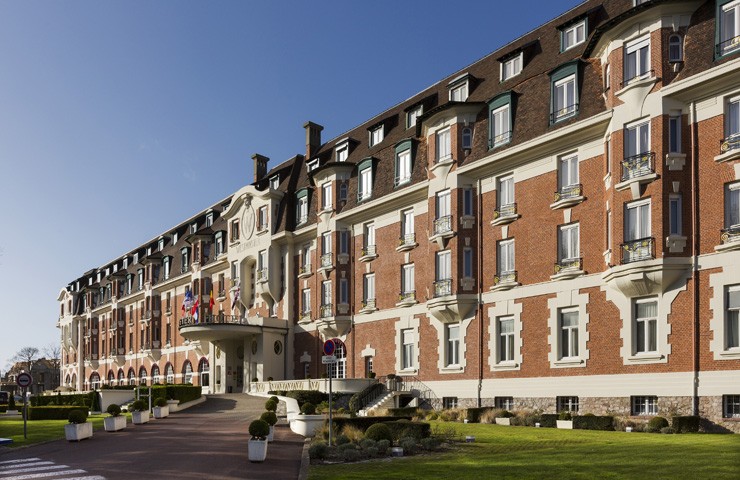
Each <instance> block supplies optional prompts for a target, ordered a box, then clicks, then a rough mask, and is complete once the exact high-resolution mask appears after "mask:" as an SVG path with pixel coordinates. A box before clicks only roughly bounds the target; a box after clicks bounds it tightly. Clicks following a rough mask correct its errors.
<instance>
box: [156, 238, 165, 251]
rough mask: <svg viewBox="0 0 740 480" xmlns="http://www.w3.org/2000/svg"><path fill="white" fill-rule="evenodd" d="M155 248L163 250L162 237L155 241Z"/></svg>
mask: <svg viewBox="0 0 740 480" xmlns="http://www.w3.org/2000/svg"><path fill="white" fill-rule="evenodd" d="M157 250H159V251H160V252H161V251H162V250H164V238H160V239H159V241H158V242H157Z"/></svg>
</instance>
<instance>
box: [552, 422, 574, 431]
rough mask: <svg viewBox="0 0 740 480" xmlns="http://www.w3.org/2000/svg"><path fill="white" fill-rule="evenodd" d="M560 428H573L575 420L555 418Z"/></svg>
mask: <svg viewBox="0 0 740 480" xmlns="http://www.w3.org/2000/svg"><path fill="white" fill-rule="evenodd" d="M555 423H556V424H557V427H558V428H563V429H566V430H573V420H555Z"/></svg>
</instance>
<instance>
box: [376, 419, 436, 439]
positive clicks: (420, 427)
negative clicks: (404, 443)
mask: <svg viewBox="0 0 740 480" xmlns="http://www.w3.org/2000/svg"><path fill="white" fill-rule="evenodd" d="M383 425H387V426H388V428H390V430H391V435H393V440H395V441H398V440H400V439H401V438H403V437H414V438H415V439H417V440H421V439H422V438H427V437H429V436H430V435H431V434H432V428H431V426H430V425H429V424H428V423H426V422H409V421H406V420H404V421H395V422H383Z"/></svg>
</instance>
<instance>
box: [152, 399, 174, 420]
mask: <svg viewBox="0 0 740 480" xmlns="http://www.w3.org/2000/svg"><path fill="white" fill-rule="evenodd" d="M152 410H154V418H165V417H167V416H169V414H170V407H169V406H168V405H167V399H166V398H164V397H159V398H157V399H156V400H155V401H154V408H153V409H152Z"/></svg>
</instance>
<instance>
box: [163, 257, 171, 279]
mask: <svg viewBox="0 0 740 480" xmlns="http://www.w3.org/2000/svg"><path fill="white" fill-rule="evenodd" d="M162 264H163V265H164V279H165V280H167V279H169V278H170V257H164V259H163V260H162Z"/></svg>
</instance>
